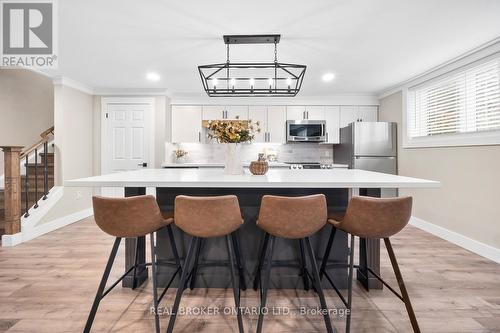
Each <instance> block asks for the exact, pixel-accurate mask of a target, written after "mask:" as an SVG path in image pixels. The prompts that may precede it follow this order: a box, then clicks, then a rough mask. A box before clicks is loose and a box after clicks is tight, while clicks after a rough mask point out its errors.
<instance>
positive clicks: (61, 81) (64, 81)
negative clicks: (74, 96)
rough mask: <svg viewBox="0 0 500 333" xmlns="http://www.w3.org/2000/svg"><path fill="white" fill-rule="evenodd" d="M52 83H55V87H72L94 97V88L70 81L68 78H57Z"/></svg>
mask: <svg viewBox="0 0 500 333" xmlns="http://www.w3.org/2000/svg"><path fill="white" fill-rule="evenodd" d="M52 82H53V83H54V86H65V87H70V88H73V89H76V90H79V91H81V92H83V93H86V94H89V95H94V89H93V88H92V87H90V86H87V85H86V84H84V83H81V82H79V81H76V80H73V79H70V78H69V77H66V76H55V77H54V78H53V79H52Z"/></svg>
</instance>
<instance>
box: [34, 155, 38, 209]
mask: <svg viewBox="0 0 500 333" xmlns="http://www.w3.org/2000/svg"><path fill="white" fill-rule="evenodd" d="M33 208H34V209H37V208H38V149H35V205H34V206H33Z"/></svg>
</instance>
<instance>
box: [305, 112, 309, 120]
mask: <svg viewBox="0 0 500 333" xmlns="http://www.w3.org/2000/svg"><path fill="white" fill-rule="evenodd" d="M306 117H307V118H306V119H309V111H306Z"/></svg>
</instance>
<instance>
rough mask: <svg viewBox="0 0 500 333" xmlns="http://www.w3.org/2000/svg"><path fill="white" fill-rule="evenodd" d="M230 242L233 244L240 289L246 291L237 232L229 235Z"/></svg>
mask: <svg viewBox="0 0 500 333" xmlns="http://www.w3.org/2000/svg"><path fill="white" fill-rule="evenodd" d="M231 240H232V243H233V249H234V256H235V257H236V265H237V266H238V276H239V279H240V289H241V290H247V284H246V281H245V270H244V269H243V264H242V258H243V257H242V256H241V248H240V240H239V237H238V231H235V232H233V233H232V234H231Z"/></svg>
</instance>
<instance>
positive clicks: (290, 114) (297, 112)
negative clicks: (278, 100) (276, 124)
mask: <svg viewBox="0 0 500 333" xmlns="http://www.w3.org/2000/svg"><path fill="white" fill-rule="evenodd" d="M286 119H287V120H302V119H306V107H305V106H295V105H289V106H287V107H286Z"/></svg>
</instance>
